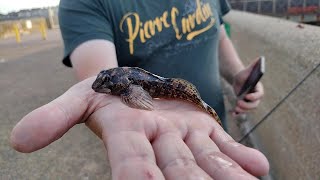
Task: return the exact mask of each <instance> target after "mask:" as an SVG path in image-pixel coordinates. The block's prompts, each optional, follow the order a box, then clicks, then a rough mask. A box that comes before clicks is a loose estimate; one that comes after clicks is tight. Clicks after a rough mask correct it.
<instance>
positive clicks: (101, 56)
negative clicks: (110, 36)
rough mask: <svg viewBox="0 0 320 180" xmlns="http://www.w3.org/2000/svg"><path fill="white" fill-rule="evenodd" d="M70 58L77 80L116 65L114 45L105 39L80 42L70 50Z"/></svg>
mask: <svg viewBox="0 0 320 180" xmlns="http://www.w3.org/2000/svg"><path fill="white" fill-rule="evenodd" d="M70 60H71V62H72V65H73V68H74V70H75V73H76V76H77V79H78V80H79V81H81V80H84V79H86V78H89V77H91V76H95V75H97V74H98V73H99V72H100V71H101V70H104V69H109V68H114V67H117V66H118V62H117V56H116V51H115V46H114V44H113V43H112V42H110V41H107V40H90V41H87V42H85V43H82V44H81V45H79V46H78V47H77V48H76V49H75V50H74V51H73V52H72V54H71V55H70Z"/></svg>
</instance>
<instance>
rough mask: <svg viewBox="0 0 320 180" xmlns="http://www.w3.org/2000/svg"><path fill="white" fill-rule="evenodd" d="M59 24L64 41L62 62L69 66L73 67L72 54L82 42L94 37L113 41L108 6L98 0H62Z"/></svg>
mask: <svg viewBox="0 0 320 180" xmlns="http://www.w3.org/2000/svg"><path fill="white" fill-rule="evenodd" d="M59 25H60V30H61V35H62V38H63V42H64V55H63V60H62V62H63V64H65V65H66V66H68V67H72V64H71V61H70V54H71V53H72V51H73V50H74V49H75V48H77V46H79V45H80V44H82V43H84V42H86V41H88V40H93V39H105V40H108V41H112V42H113V30H112V26H111V25H110V20H109V19H108V16H107V12H106V7H103V4H101V3H99V1H98V0H61V1H60V5H59Z"/></svg>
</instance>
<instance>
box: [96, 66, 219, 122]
mask: <svg viewBox="0 0 320 180" xmlns="http://www.w3.org/2000/svg"><path fill="white" fill-rule="evenodd" d="M92 89H93V90H94V91H95V92H98V93H107V94H112V95H116V96H120V97H121V100H122V102H123V103H124V104H126V105H127V106H129V107H132V108H137V109H145V110H153V103H152V98H164V99H181V100H186V101H189V102H191V103H193V104H195V105H197V106H198V107H200V108H201V109H203V110H204V111H206V112H207V113H209V114H210V115H211V116H212V117H213V118H214V119H215V120H216V121H217V122H218V123H219V124H220V125H221V120H220V118H219V117H218V115H217V113H216V112H215V110H214V109H213V108H212V107H210V106H209V105H208V104H207V103H205V102H204V101H203V100H202V99H201V97H200V94H199V92H198V90H197V89H196V87H195V86H194V85H193V84H191V83H190V82H188V81H186V80H184V79H179V78H164V77H160V76H158V75H155V74H152V73H150V72H148V71H146V70H144V69H141V68H138V67H117V68H113V69H108V70H103V71H101V72H100V73H99V74H98V76H97V78H96V80H95V81H94V83H93V84H92Z"/></svg>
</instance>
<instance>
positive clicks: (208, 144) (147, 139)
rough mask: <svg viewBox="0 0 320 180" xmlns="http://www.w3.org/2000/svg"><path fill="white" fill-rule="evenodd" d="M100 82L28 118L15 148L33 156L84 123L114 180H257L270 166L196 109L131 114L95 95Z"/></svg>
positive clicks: (181, 105) (158, 105)
mask: <svg viewBox="0 0 320 180" xmlns="http://www.w3.org/2000/svg"><path fill="white" fill-rule="evenodd" d="M94 78H95V77H92V78H89V79H86V80H84V81H82V82H80V83H78V84H76V85H74V86H73V87H72V88H70V89H69V90H68V91H67V92H66V93H64V94H63V95H61V96H60V97H58V98H57V99H55V100H53V101H52V102H50V103H48V104H47V105H44V106H42V107H40V108H38V109H36V110H34V111H32V112H31V113H29V114H28V115H26V116H25V117H24V118H23V119H22V120H21V121H20V122H19V123H18V124H17V125H16V126H15V128H14V129H13V131H12V134H11V144H12V146H13V148H15V149H16V150H17V151H20V152H25V153H27V152H33V151H36V150H38V149H41V148H43V147H45V146H47V145H48V144H50V143H52V142H53V141H55V140H57V139H59V138H60V137H62V136H63V134H64V133H66V132H67V131H68V130H69V129H70V128H72V127H73V126H74V125H76V124H78V123H82V122H85V124H86V125H87V126H88V127H89V128H90V129H91V130H93V132H95V133H96V134H97V135H98V136H99V137H100V138H101V139H102V140H103V142H104V144H105V147H106V149H107V153H108V158H109V161H110V165H111V169H112V178H113V179H164V178H166V179H201V178H203V179H246V180H247V179H256V178H255V177H254V176H262V175H266V174H267V173H268V170H269V164H268V161H267V159H266V158H265V156H264V155H263V154H262V153H260V152H259V151H257V150H255V149H252V148H248V147H245V146H243V145H241V144H239V143H237V142H235V141H234V140H233V139H232V138H231V137H230V136H229V135H228V134H227V133H226V132H224V131H223V129H222V128H221V127H220V126H219V125H218V123H217V122H216V121H215V120H213V119H212V118H211V116H209V115H208V114H206V113H205V112H202V111H201V110H199V109H198V108H197V107H196V106H194V105H192V104H189V103H186V102H182V101H174V100H170V101H169V100H155V102H154V108H155V110H154V111H145V110H138V109H133V108H129V107H127V106H126V105H124V104H123V103H122V102H121V101H120V100H119V98H118V97H115V96H112V95H106V94H99V93H95V92H94V91H93V90H92V89H91V84H92V83H93V81H94Z"/></svg>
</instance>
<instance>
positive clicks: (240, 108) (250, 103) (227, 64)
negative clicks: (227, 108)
mask: <svg viewBox="0 0 320 180" xmlns="http://www.w3.org/2000/svg"><path fill="white" fill-rule="evenodd" d="M219 43H220V44H219V59H220V65H219V66H220V73H221V75H222V76H223V77H224V78H225V79H226V80H227V81H228V82H229V83H230V84H232V85H233V89H234V92H235V94H237V93H238V92H239V90H240V88H241V87H242V85H243V84H244V82H245V81H246V79H247V77H248V75H249V74H250V71H251V69H252V65H253V64H251V65H249V66H247V67H245V66H244V65H243V63H242V61H241V60H240V58H239V56H238V54H237V52H236V50H235V48H234V46H233V44H232V42H231V40H230V39H229V38H228V36H227V34H226V30H225V28H224V25H221V36H220V42H219ZM263 95H264V90H263V85H262V83H261V82H258V84H257V85H256V87H255V90H254V92H252V93H249V94H247V95H246V96H245V99H246V101H245V100H238V101H237V104H236V107H235V108H234V113H233V114H234V115H236V114H237V113H245V112H247V111H250V110H252V109H255V108H257V107H258V105H259V103H260V101H261V99H262V97H263Z"/></svg>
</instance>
